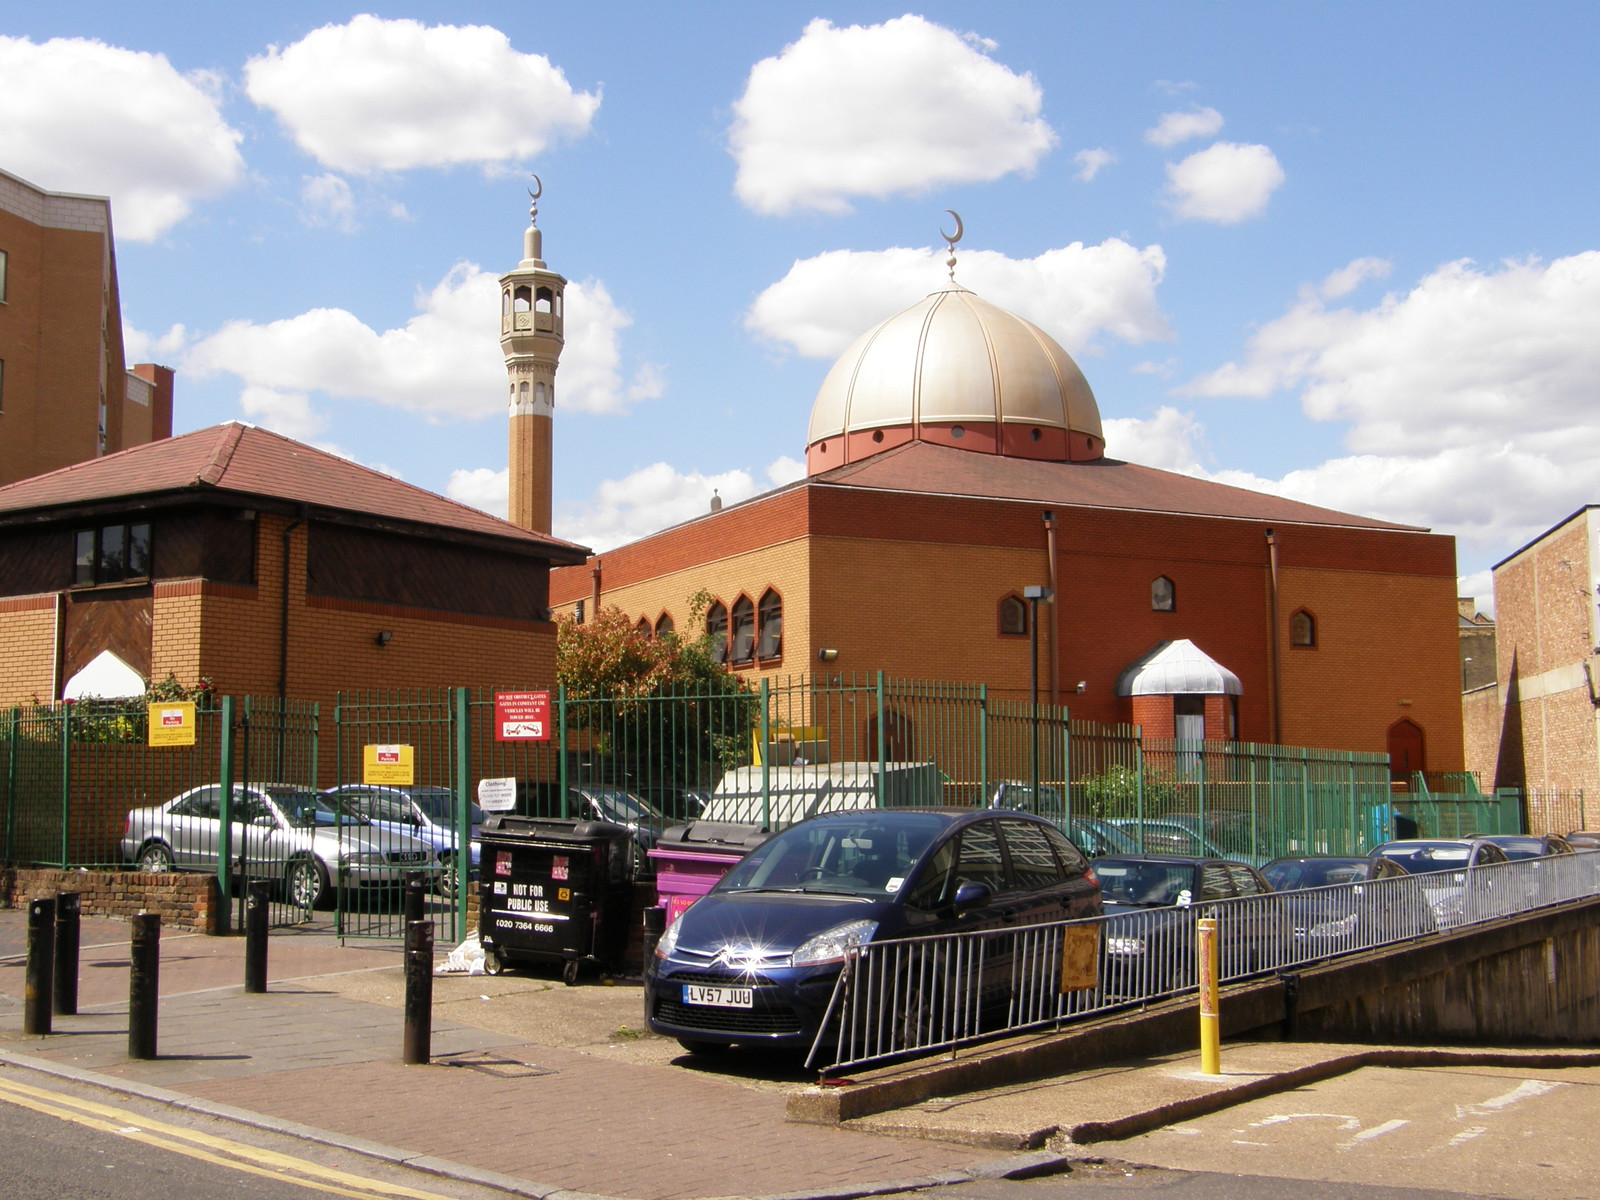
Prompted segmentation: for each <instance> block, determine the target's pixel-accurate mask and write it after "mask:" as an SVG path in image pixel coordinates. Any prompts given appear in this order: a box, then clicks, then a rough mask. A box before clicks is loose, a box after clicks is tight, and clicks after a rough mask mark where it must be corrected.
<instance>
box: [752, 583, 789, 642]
mask: <svg viewBox="0 0 1600 1200" xmlns="http://www.w3.org/2000/svg"><path fill="white" fill-rule="evenodd" d="M756 616H757V618H758V623H759V626H760V636H759V637H758V638H757V639H756V657H757V658H777V657H778V655H780V654H782V653H783V597H782V596H780V595H778V593H777V592H775V591H773V590H772V589H771V588H768V589H767V590H766V591H764V592H762V593H761V606H760V608H759V609H758V610H757V612H756Z"/></svg>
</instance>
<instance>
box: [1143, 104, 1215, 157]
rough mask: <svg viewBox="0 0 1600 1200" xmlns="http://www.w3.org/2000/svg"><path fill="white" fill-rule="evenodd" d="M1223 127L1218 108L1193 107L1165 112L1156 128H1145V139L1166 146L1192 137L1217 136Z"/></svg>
mask: <svg viewBox="0 0 1600 1200" xmlns="http://www.w3.org/2000/svg"><path fill="white" fill-rule="evenodd" d="M1221 128H1222V114H1221V113H1219V112H1218V111H1217V110H1216V109H1214V108H1191V109H1188V110H1187V111H1185V112H1169V113H1166V114H1164V115H1163V116H1162V118H1161V120H1159V121H1157V122H1156V125H1155V128H1153V129H1147V130H1145V135H1144V140H1145V141H1147V142H1149V143H1150V144H1151V145H1152V146H1161V147H1162V148H1166V147H1170V146H1176V145H1177V144H1178V143H1179V142H1187V141H1189V140H1190V139H1191V138H1202V137H1215V136H1216V135H1217V131H1218V130H1220V129H1221Z"/></svg>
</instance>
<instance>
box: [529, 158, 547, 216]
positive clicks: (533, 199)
mask: <svg viewBox="0 0 1600 1200" xmlns="http://www.w3.org/2000/svg"><path fill="white" fill-rule="evenodd" d="M529 174H530V175H533V172H531V171H530V172H529ZM542 195H544V180H542V179H540V178H539V177H538V176H537V175H533V186H532V187H531V188H529V189H528V220H529V221H530V222H531V223H532V224H534V225H537V224H538V223H539V197H540V196H542Z"/></svg>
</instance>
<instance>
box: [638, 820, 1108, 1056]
mask: <svg viewBox="0 0 1600 1200" xmlns="http://www.w3.org/2000/svg"><path fill="white" fill-rule="evenodd" d="M1100 911H1101V905H1100V886H1099V884H1098V883H1097V882H1096V880H1095V877H1094V874H1093V872H1091V871H1090V869H1089V862H1088V860H1087V859H1085V858H1084V856H1083V855H1082V853H1080V852H1079V850H1078V849H1077V847H1076V846H1074V845H1073V844H1072V843H1071V842H1070V841H1069V840H1068V839H1067V838H1066V836H1065V835H1064V834H1062V833H1061V831H1060V830H1059V829H1057V828H1056V827H1055V825H1054V824H1052V823H1051V822H1049V821H1046V820H1044V819H1043V818H1041V817H1035V816H1030V815H1028V814H1025V813H1017V812H1009V811H1005V810H995V809H978V810H973V809H861V810H851V811H846V812H834V813H826V814H823V815H821V816H817V817H812V818H810V819H809V820H805V821H801V822H799V823H797V824H795V825H791V826H790V827H789V828H787V829H785V830H783V831H782V832H780V833H776V834H774V835H773V836H772V837H770V838H768V839H767V840H766V841H765V842H762V843H761V845H759V846H757V847H756V848H755V849H754V850H752V851H750V853H749V854H748V855H746V856H745V857H744V858H743V859H742V860H740V862H739V863H738V865H737V866H735V867H734V868H733V869H732V870H731V871H729V872H728V874H726V875H725V876H723V877H722V879H721V880H720V881H719V882H718V883H717V885H716V886H715V887H714V888H712V890H711V891H710V892H709V893H708V894H707V895H705V896H703V897H702V898H701V899H700V900H698V901H696V902H695V903H694V904H693V905H691V906H690V907H689V908H688V909H687V910H686V911H685V912H684V913H683V915H682V916H680V917H679V918H678V919H677V920H676V921H675V922H673V923H672V925H670V926H669V927H668V928H667V931H666V933H665V934H664V935H663V936H662V938H661V941H660V942H659V943H658V944H657V946H656V951H655V956H654V958H653V960H652V961H651V962H650V964H649V965H648V967H647V969H646V973H645V1017H646V1020H647V1021H648V1023H649V1026H650V1029H651V1030H652V1031H653V1032H655V1033H659V1034H663V1035H665V1036H667V1037H673V1038H676V1039H677V1040H678V1041H679V1042H680V1043H681V1044H682V1045H683V1046H684V1048H685V1049H687V1050H690V1051H705V1050H715V1049H718V1048H721V1047H724V1046H729V1045H738V1044H743V1045H765V1046H777V1047H788V1048H795V1049H801V1048H805V1047H809V1046H810V1045H811V1043H812V1041H813V1039H814V1038H815V1036H816V1034H817V1031H818V1029H819V1027H820V1025H821V1023H822V1019H823V1014H824V1011H825V1010H826V1008H827V1005H828V1000H829V997H830V996H831V995H832V993H833V989H834V982H835V981H836V980H837V978H838V976H839V971H840V968H841V964H842V963H843V961H844V958H845V954H846V951H847V950H848V949H849V948H850V947H853V946H859V945H862V944H864V943H867V942H883V941H889V940H892V939H896V938H906V937H916V936H920V935H923V934H936V933H949V932H956V931H967V930H983V929H990V928H1002V927H1014V926H1017V925H1028V924H1039V923H1043V922H1048V921H1060V920H1066V919H1075V918H1080V917H1092V916H1098V915H1099V914H1100Z"/></svg>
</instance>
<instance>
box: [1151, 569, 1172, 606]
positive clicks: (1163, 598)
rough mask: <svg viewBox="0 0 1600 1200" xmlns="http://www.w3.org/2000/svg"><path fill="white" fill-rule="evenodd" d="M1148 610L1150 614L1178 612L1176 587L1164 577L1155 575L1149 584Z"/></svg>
mask: <svg viewBox="0 0 1600 1200" xmlns="http://www.w3.org/2000/svg"><path fill="white" fill-rule="evenodd" d="M1150 610H1151V611H1152V612H1177V611H1178V585H1177V584H1175V583H1173V582H1172V580H1170V579H1168V578H1167V577H1166V576H1165V575H1157V576H1156V577H1155V579H1154V580H1153V581H1152V582H1151V584H1150Z"/></svg>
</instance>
